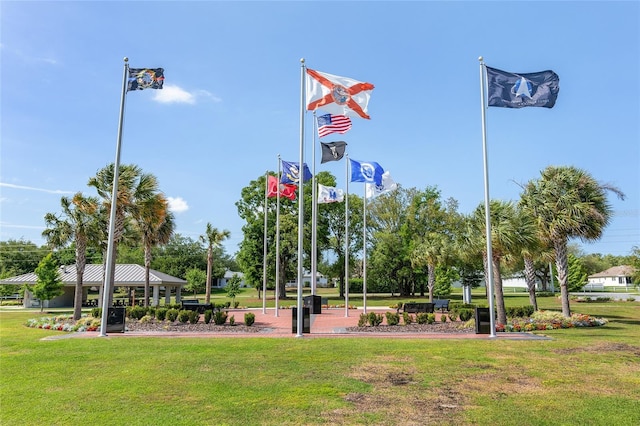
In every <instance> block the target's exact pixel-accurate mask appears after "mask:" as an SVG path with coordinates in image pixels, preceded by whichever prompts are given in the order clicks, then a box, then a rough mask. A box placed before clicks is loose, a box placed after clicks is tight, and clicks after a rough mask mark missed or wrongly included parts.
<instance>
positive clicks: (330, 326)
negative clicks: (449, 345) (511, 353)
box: [74, 308, 549, 340]
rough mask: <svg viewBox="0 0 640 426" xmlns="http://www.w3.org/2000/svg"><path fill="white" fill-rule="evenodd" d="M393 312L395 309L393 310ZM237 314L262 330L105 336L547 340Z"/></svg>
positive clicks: (338, 318) (342, 317) (340, 315)
mask: <svg viewBox="0 0 640 426" xmlns="http://www.w3.org/2000/svg"><path fill="white" fill-rule="evenodd" d="M388 311H390V309H389V308H368V309H367V313H369V312H376V313H380V314H384V313H385V312H388ZM393 311H395V310H393ZM234 312H236V316H237V317H238V318H241V317H242V316H243V315H244V314H245V313H247V312H252V313H253V314H254V315H255V323H254V324H253V326H254V327H256V328H260V329H261V331H259V332H253V333H246V332H170V331H158V332H148V331H147V332H136V331H127V332H125V333H109V334H108V337H190V338H196V337H199V338H216V337H222V338H231V337H233V338H236V337H239V338H249V337H263V338H264V337H279V338H286V337H288V338H317V337H325V338H326V337H331V338H335V337H347V338H354V337H358V338H360V337H365V338H366V337H369V338H395V339H501V340H502V339H509V340H514V339H515V340H522V339H526V340H532V339H533V340H540V339H542V340H546V339H549V338H548V337H546V336H540V335H535V334H532V333H497V334H496V337H491V335H489V334H476V333H475V332H473V331H471V332H460V333H456V332H448V333H447V332H439V333H438V332H410V331H402V330H403V328H402V327H403V326H402V325H398V326H397V327H398V328H397V330H398V331H378V332H376V331H366V332H350V331H348V330H347V328H348V327H356V326H357V325H358V320H359V319H360V315H361V314H362V313H364V309H362V308H359V309H349V311H348V312H347V311H346V310H345V308H329V309H327V308H323V309H322V313H320V314H311V315H310V322H311V325H310V333H302V334H301V335H298V334H297V328H296V330H295V331H294V330H293V320H292V315H293V310H291V309H280V310H279V311H278V316H276V315H275V314H276V311H275V310H274V309H273V308H270V309H267V310H266V312H265V313H263V311H262V309H249V310H246V309H239V310H233V309H231V310H229V313H230V314H231V313H234ZM440 315H442V314H440V313H436V321H439V320H440ZM74 335H75V336H77V337H82V336H79V335H83V336H84V337H92V335H93V337H95V336H97V333H93V332H92V333H86V332H85V333H75V334H74Z"/></svg>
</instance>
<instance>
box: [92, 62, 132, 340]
mask: <svg viewBox="0 0 640 426" xmlns="http://www.w3.org/2000/svg"><path fill="white" fill-rule="evenodd" d="M128 62H129V58H127V57H125V58H124V70H123V74H122V95H121V96H120V120H119V122H118V139H117V142H116V161H115V163H114V165H113V191H112V193H111V212H110V215H109V238H108V239H107V260H106V262H107V268H106V269H107V270H106V274H105V277H104V286H103V288H104V289H103V291H102V317H101V320H100V334H99V336H100V337H106V336H107V319H108V314H109V306H108V304H109V293H110V292H111V280H112V279H113V277H114V276H115V271H114V270H115V264H114V262H113V261H114V256H115V253H114V252H113V246H114V238H115V235H114V234H115V230H116V204H117V199H118V180H119V174H120V170H119V169H120V147H121V145H122V127H123V122H124V104H125V99H126V95H127V73H128V71H129V64H128Z"/></svg>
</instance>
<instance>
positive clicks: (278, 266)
mask: <svg viewBox="0 0 640 426" xmlns="http://www.w3.org/2000/svg"><path fill="white" fill-rule="evenodd" d="M275 294H276V313H275V316H276V317H277V316H278V310H279V309H280V306H279V305H278V301H279V298H280V154H278V195H277V196H276V292H275Z"/></svg>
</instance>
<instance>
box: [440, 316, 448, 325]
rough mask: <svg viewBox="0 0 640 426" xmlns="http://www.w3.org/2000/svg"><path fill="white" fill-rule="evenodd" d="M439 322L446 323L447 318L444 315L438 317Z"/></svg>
mask: <svg viewBox="0 0 640 426" xmlns="http://www.w3.org/2000/svg"><path fill="white" fill-rule="evenodd" d="M440 321H441V322H443V323H444V322H447V316H446V315H440Z"/></svg>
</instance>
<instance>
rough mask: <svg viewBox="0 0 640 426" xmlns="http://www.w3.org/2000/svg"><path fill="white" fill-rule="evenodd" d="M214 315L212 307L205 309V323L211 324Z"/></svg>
mask: <svg viewBox="0 0 640 426" xmlns="http://www.w3.org/2000/svg"><path fill="white" fill-rule="evenodd" d="M212 316H213V311H212V310H211V309H207V310H206V311H204V323H205V324H209V323H210V322H211V317H212Z"/></svg>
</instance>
